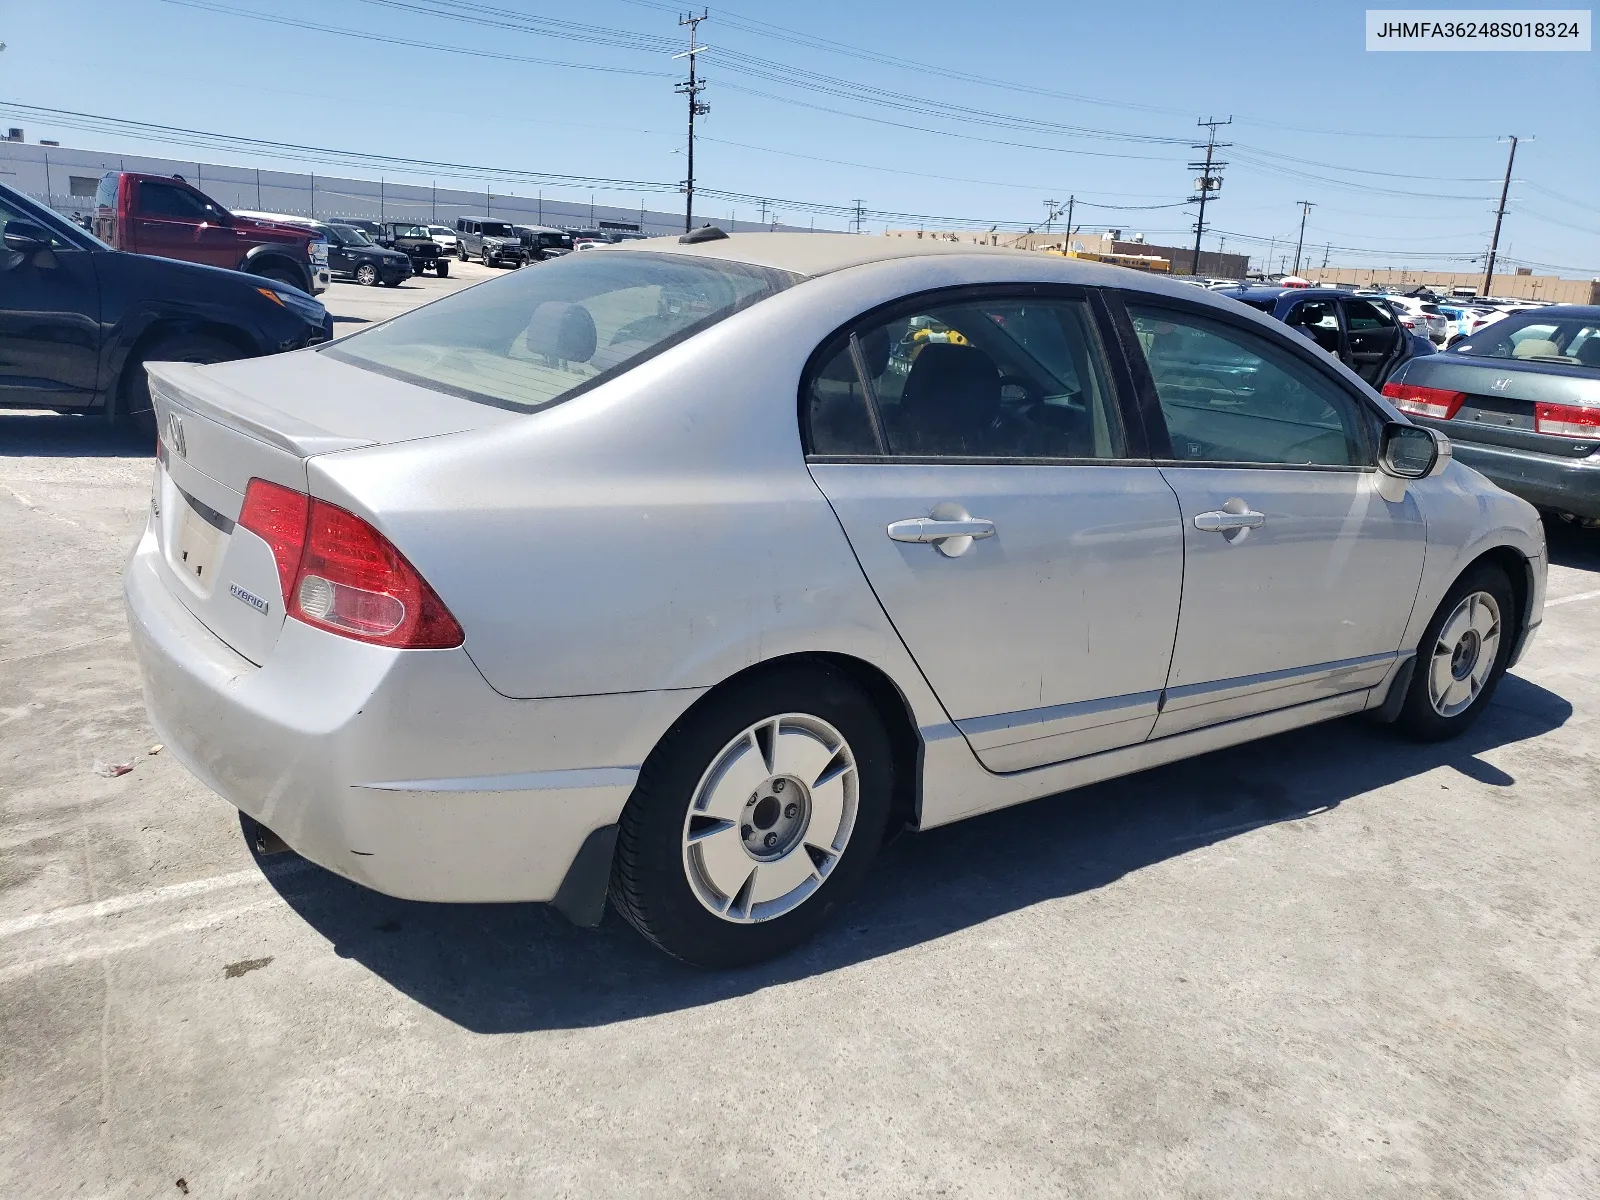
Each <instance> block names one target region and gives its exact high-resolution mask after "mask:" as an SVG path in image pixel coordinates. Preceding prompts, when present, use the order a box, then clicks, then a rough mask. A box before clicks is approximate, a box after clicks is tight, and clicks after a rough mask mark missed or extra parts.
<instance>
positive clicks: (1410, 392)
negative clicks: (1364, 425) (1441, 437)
mask: <svg viewBox="0 0 1600 1200" xmlns="http://www.w3.org/2000/svg"><path fill="white" fill-rule="evenodd" d="M1383 394H1384V395H1385V396H1387V397H1388V398H1389V399H1391V400H1393V401H1394V406H1395V407H1396V408H1398V409H1399V410H1400V411H1401V412H1408V413H1415V414H1416V415H1417V416H1419V417H1432V418H1433V419H1434V420H1436V421H1448V420H1450V419H1451V418H1452V417H1454V416H1455V415H1456V413H1457V412H1458V411H1459V410H1460V408H1461V402H1462V401H1463V400H1465V399H1466V398H1467V394H1466V393H1465V392H1451V391H1447V390H1445V389H1444V388H1431V387H1423V386H1421V385H1420V384H1415V383H1386V384H1384V385H1383Z"/></svg>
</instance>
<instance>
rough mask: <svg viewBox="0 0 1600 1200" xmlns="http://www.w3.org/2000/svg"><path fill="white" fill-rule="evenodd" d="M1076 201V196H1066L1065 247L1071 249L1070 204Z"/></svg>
mask: <svg viewBox="0 0 1600 1200" xmlns="http://www.w3.org/2000/svg"><path fill="white" fill-rule="evenodd" d="M1077 202H1078V198H1077V196H1068V197H1067V249H1068V250H1071V249H1072V206H1073V205H1074V204H1076V203H1077Z"/></svg>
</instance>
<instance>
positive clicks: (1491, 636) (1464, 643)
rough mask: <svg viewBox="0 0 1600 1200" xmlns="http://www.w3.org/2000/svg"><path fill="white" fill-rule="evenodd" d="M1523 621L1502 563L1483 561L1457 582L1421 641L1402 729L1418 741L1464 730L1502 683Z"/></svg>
mask: <svg viewBox="0 0 1600 1200" xmlns="http://www.w3.org/2000/svg"><path fill="white" fill-rule="evenodd" d="M1518 619H1519V617H1518V613H1517V602H1516V597H1515V595H1513V593H1512V591H1511V581H1510V580H1509V579H1507V578H1506V573H1505V572H1504V571H1503V570H1501V569H1500V568H1499V567H1497V566H1494V565H1492V564H1490V563H1480V564H1479V565H1478V566H1475V567H1473V568H1472V569H1471V570H1469V571H1468V572H1467V573H1466V574H1465V575H1463V576H1462V577H1461V578H1460V579H1458V580H1456V582H1455V586H1454V587H1452V588H1451V589H1450V590H1449V592H1447V593H1446V594H1445V598H1444V600H1443V601H1442V602H1441V603H1440V605H1439V610H1438V611H1437V612H1436V613H1434V614H1433V619H1432V620H1431V621H1429V622H1428V628H1427V630H1426V631H1425V632H1424V633H1423V635H1422V641H1421V642H1420V643H1418V645H1417V664H1416V666H1415V667H1414V668H1413V669H1412V673H1411V686H1410V687H1409V688H1408V689H1407V691H1406V698H1405V702H1404V704H1403V705H1402V706H1401V708H1400V716H1399V717H1398V718H1397V719H1396V721H1395V726H1396V728H1398V729H1399V730H1400V731H1401V732H1402V733H1404V734H1406V735H1407V736H1408V737H1411V738H1413V739H1415V740H1417V741H1420V742H1441V741H1444V740H1445V739H1446V738H1453V737H1455V736H1457V735H1458V734H1460V733H1463V732H1465V731H1466V729H1467V727H1468V726H1470V725H1471V724H1472V723H1473V722H1474V721H1476V720H1477V719H1478V718H1479V717H1480V716H1482V715H1483V710H1484V709H1485V708H1487V707H1488V706H1489V701H1490V699H1491V698H1492V697H1493V696H1494V690H1495V688H1497V687H1498V686H1499V685H1500V679H1501V677H1502V676H1503V675H1504V674H1505V672H1506V662H1507V660H1508V659H1509V658H1510V657H1511V647H1512V644H1513V643H1514V642H1515V641H1516V631H1517V622H1518Z"/></svg>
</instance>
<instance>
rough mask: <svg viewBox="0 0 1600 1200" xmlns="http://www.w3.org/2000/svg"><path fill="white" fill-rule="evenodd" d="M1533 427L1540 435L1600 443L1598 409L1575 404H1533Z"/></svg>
mask: <svg viewBox="0 0 1600 1200" xmlns="http://www.w3.org/2000/svg"><path fill="white" fill-rule="evenodd" d="M1533 427H1534V428H1535V429H1536V430H1538V431H1539V432H1540V433H1553V434H1555V435H1556V436H1557V437H1569V438H1584V439H1586V440H1590V441H1600V408H1582V407H1580V406H1579V405H1576V404H1535V405H1534V406H1533Z"/></svg>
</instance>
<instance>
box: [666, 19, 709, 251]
mask: <svg viewBox="0 0 1600 1200" xmlns="http://www.w3.org/2000/svg"><path fill="white" fill-rule="evenodd" d="M710 15H711V12H710V10H709V9H705V8H702V9H701V10H700V15H699V16H698V17H697V16H695V15H694V13H692V12H691V13H688V14H687V15H685V16H682V17H679V18H678V25H679V26H680V27H681V26H684V25H687V26H688V27H689V48H688V49H687V50H685V51H684V52H683V53H682V54H674V55H673V56H672V57H673V58H687V59H688V60H689V78H688V79H686V80H685V81H684V82H682V83H680V84H678V85H677V86H675V87H674V88H673V89H672V90H673V91H675V92H677V93H678V95H680V96H687V97H689V173H688V178H687V179H685V180H684V181H683V197H684V198H683V231H684V232H685V233H688V232H689V230H690V229H691V228H692V227H693V225H694V119H695V118H696V117H703V116H705V115H706V114H707V113H708V112H710V111H711V106H710V105H709V104H702V103H701V102H700V93H701V92H702V91H704V90H705V86H706V84H705V80H703V79H701V78H699V76H698V75H697V74H696V73H695V58H696V56H697V55H699V53H700V52H701V51H702V50H707V49H710V47H708V46H702V45H700V44H699V43H698V42H696V41H695V35H696V34H697V33H698V32H699V29H700V22H701V21H704V20H705V19H706V18H707V17H709V16H710Z"/></svg>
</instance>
